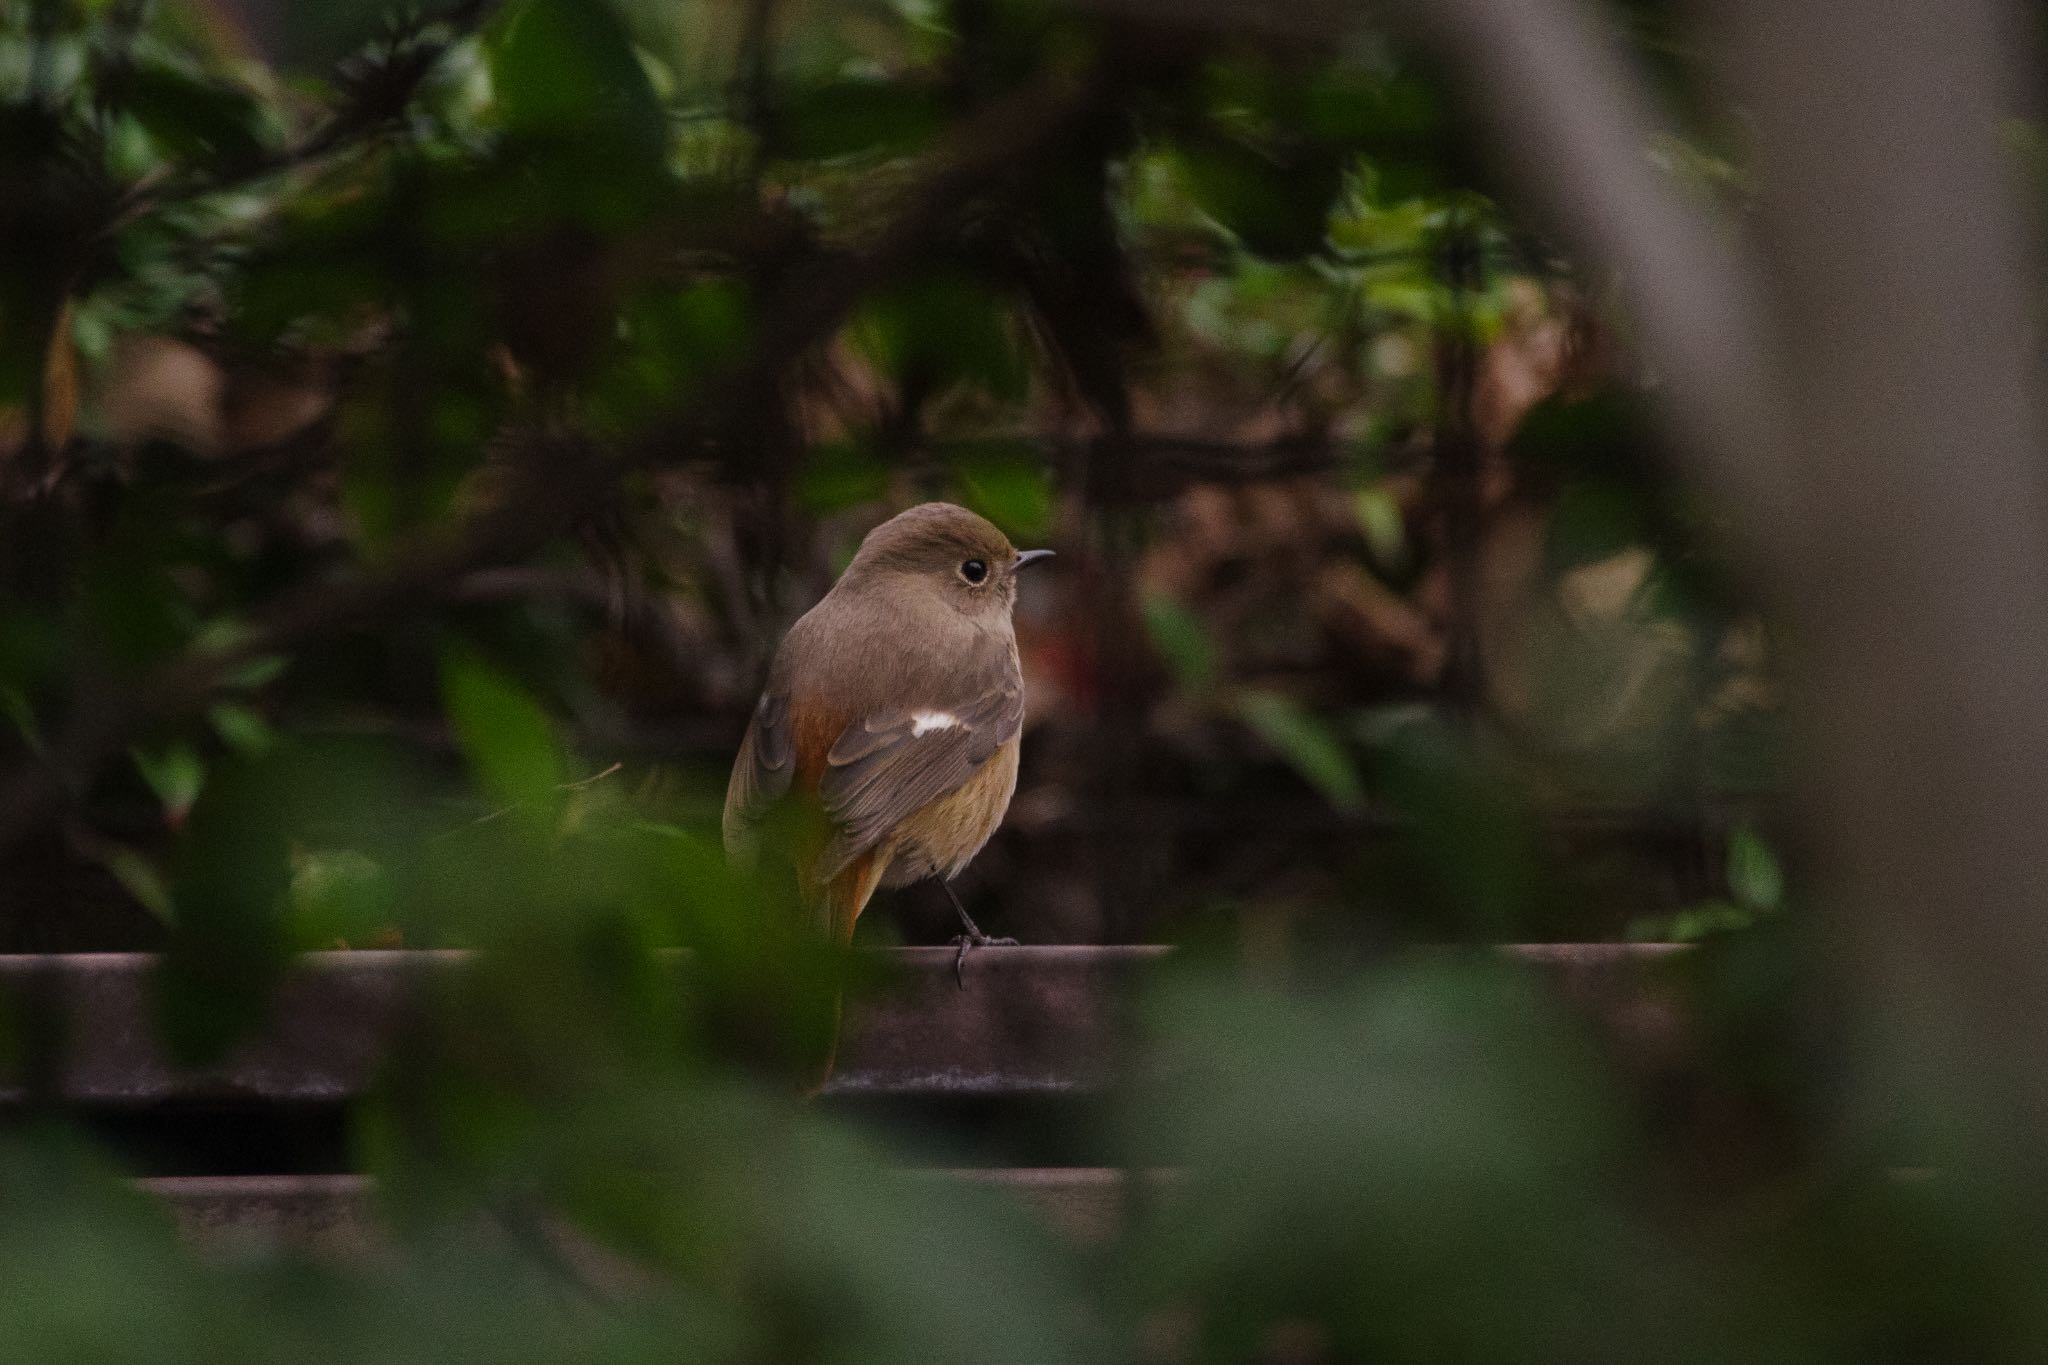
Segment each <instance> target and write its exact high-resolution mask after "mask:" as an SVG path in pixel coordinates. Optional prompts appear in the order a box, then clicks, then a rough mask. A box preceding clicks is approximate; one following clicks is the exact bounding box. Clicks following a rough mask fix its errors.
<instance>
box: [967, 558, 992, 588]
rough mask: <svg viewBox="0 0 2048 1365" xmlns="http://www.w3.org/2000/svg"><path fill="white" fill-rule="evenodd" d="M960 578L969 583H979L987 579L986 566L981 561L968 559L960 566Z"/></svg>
mask: <svg viewBox="0 0 2048 1365" xmlns="http://www.w3.org/2000/svg"><path fill="white" fill-rule="evenodd" d="M960 576H961V577H962V578H964V579H966V580H967V581H968V582H969V583H979V582H981V580H982V579H984V578H987V577H988V565H987V564H984V563H983V562H982V561H981V560H978V559H970V560H968V561H967V562H966V563H965V564H962V565H961V566H960Z"/></svg>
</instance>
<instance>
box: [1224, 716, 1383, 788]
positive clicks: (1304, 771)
mask: <svg viewBox="0 0 2048 1365" xmlns="http://www.w3.org/2000/svg"><path fill="white" fill-rule="evenodd" d="M1237 706H1238V714H1239V715H1240V716H1241V717H1243V719H1244V722H1245V724H1246V725H1249V726H1250V727H1251V728H1252V730H1253V731H1254V732H1256V733H1257V734H1258V736H1259V738H1261V739H1263V740H1265V741H1266V743H1267V744H1269V745H1271V746H1272V748H1273V749H1274V751H1275V752H1277V753H1278V754H1279V755H1280V756H1281V757H1282V758H1284V759H1286V760H1287V762H1288V764H1289V765H1290V766H1292V767H1293V769H1294V771H1295V772H1297V773H1299V774H1300V775H1301V777H1302V779H1303V780H1304V781H1306V782H1307V783H1308V784H1309V785H1310V786H1312V787H1314V788H1315V789H1316V790H1317V791H1319V792H1321V793H1322V794H1323V796H1324V797H1325V798H1326V799H1327V800H1328V801H1329V802H1330V804H1331V805H1333V806H1335V807H1337V809H1339V810H1346V811H1354V810H1358V809H1360V808H1362V807H1363V806H1364V805H1365V789H1364V787H1363V785H1362V784H1361V783H1360V782H1359V779H1358V769H1357V766H1356V765H1355V764H1353V763H1352V761H1351V754H1350V752H1349V751H1348V750H1347V749H1346V748H1345V747H1344V741H1343V739H1342V737H1341V736H1340V735H1339V734H1338V733H1337V731H1336V730H1335V729H1333V728H1332V727H1331V726H1330V725H1329V724H1328V722H1326V721H1324V720H1323V719H1322V718H1321V717H1319V716H1316V715H1314V714H1312V713H1310V712H1309V711H1307V710H1305V709H1304V708H1303V707H1302V706H1301V705H1300V704H1298V703H1297V702H1295V701H1294V700H1293V699H1292V698H1290V697H1283V696H1281V695H1280V694H1279V693H1277V692H1264V691H1251V692H1247V693H1245V694H1244V695H1243V696H1241V697H1239V698H1238V703H1237Z"/></svg>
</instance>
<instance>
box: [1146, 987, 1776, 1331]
mask: <svg viewBox="0 0 2048 1365" xmlns="http://www.w3.org/2000/svg"><path fill="white" fill-rule="evenodd" d="M1151 1018H1152V1020H1153V1023H1154V1026H1155V1028H1156V1030H1157V1032H1158V1034H1159V1036H1160V1037H1161V1038H1162V1039H1163V1040H1164V1044H1165V1048H1164V1061H1165V1071H1164V1077H1165V1079H1164V1080H1163V1081H1162V1082H1161V1083H1160V1084H1159V1085H1158V1086H1157V1088H1155V1089H1151V1090H1144V1091H1141V1092H1140V1095H1141V1097H1142V1098H1141V1100H1140V1102H1139V1103H1138V1104H1137V1105H1136V1106H1135V1107H1134V1108H1133V1109H1132V1110H1131V1112H1130V1113H1129V1114H1128V1115H1127V1118H1126V1130H1127V1133H1128V1134H1129V1136H1130V1140H1131V1141H1132V1142H1133V1143H1134V1145H1135V1150H1136V1152H1137V1153H1138V1154H1139V1160H1140V1161H1141V1163H1142V1164H1144V1165H1150V1166H1163V1167H1167V1168H1173V1169H1179V1170H1182V1171H1184V1172H1185V1183H1184V1185H1182V1186H1179V1187H1176V1188H1174V1189H1172V1190H1171V1191H1170V1192H1169V1193H1168V1194H1166V1195H1165V1196H1164V1197H1163V1198H1161V1199H1160V1200H1159V1202H1158V1207H1157V1208H1156V1209H1155V1210H1154V1212H1153V1214H1152V1216H1151V1219H1150V1223H1149V1226H1148V1227H1146V1228H1145V1229H1144V1230H1143V1231H1142V1232H1141V1233H1140V1239H1141V1244H1140V1248H1139V1255H1138V1259H1137V1262H1136V1264H1137V1265H1138V1266H1139V1267H1140V1269H1139V1272H1138V1273H1140V1275H1141V1276H1142V1277H1143V1279H1144V1283H1145V1288H1144V1290H1143V1291H1142V1292H1141V1295H1140V1298H1141V1300H1145V1299H1149V1301H1151V1302H1153V1303H1155V1304H1157V1305H1158V1306H1159V1308H1160V1309H1161V1310H1162V1311H1164V1312H1167V1313H1169V1314H1184V1315H1186V1319H1185V1321H1184V1324H1183V1325H1184V1329H1185V1330H1186V1331H1187V1332H1189V1333H1190V1334H1191V1337H1192V1341H1193V1344H1194V1350H1193V1351H1192V1353H1191V1355H1190V1358H1194V1359H1204V1360H1242V1359H1252V1358H1258V1356H1257V1353H1258V1351H1259V1350H1260V1349H1261V1348H1262V1344H1264V1345H1270V1344H1271V1343H1272V1342H1273V1341H1274V1340H1276V1339H1281V1338H1285V1339H1292V1340H1297V1341H1300V1340H1306V1341H1309V1342H1312V1343H1315V1344H1317V1345H1318V1346H1319V1347H1320V1349H1321V1351H1322V1352H1324V1354H1318V1355H1315V1356H1314V1358H1318V1359H1323V1358H1329V1359H1345V1360H1377V1359H1395V1360H1474V1361H1481V1360H1485V1361H1493V1360H1518V1361H1556V1362H1586V1361H1597V1360H1612V1361H1617V1362H1619V1361H1641V1360H1646V1359H1672V1360H1725V1361H1731V1362H1732V1361H1737V1360H1763V1359H1768V1358H1770V1354H1771V1353H1770V1352H1769V1351H1760V1350H1758V1348H1757V1346H1756V1343H1755V1342H1751V1341H1744V1340H1742V1339H1741V1338H1740V1337H1739V1336H1737V1335H1735V1333H1734V1329H1733V1327H1732V1326H1731V1324H1733V1323H1736V1322H1739V1321H1741V1312H1742V1311H1743V1310H1744V1309H1747V1308H1748V1307H1749V1305H1748V1304H1747V1303H1746V1302H1745V1301H1743V1300H1742V1299H1740V1298H1739V1297H1738V1291H1739V1289H1740V1286H1738V1285H1735V1284H1730V1283H1723V1282H1717V1277H1716V1275H1715V1274H1714V1273H1712V1272H1710V1271H1708V1270H1707V1269H1706V1268H1705V1267H1704V1265H1703V1264H1701V1263H1697V1262H1695V1260H1694V1259H1693V1258H1692V1257H1691V1256H1690V1255H1689V1254H1687V1253H1685V1252H1683V1251H1681V1250H1680V1249H1679V1248H1678V1247H1677V1246H1676V1245H1674V1244H1672V1243H1670V1242H1667V1241H1664V1240H1662V1238H1661V1235H1660V1234H1659V1233H1657V1232H1656V1231H1653V1229H1654V1228H1655V1226H1656V1224H1655V1223H1654V1222H1653V1221H1652V1220H1651V1219H1649V1218H1647V1217H1643V1216H1640V1215H1639V1214H1638V1213H1637V1212H1636V1211H1635V1206H1636V1205H1637V1204H1638V1203H1639V1201H1641V1200H1643V1199H1645V1198H1646V1197H1647V1195H1648V1191H1647V1188H1646V1187H1645V1186H1643V1185H1642V1184H1640V1183H1639V1182H1640V1181H1641V1179H1642V1177H1643V1172H1642V1171H1640V1170H1638V1169H1636V1168H1635V1165H1634V1162H1633V1161H1632V1159H1631V1157H1630V1153H1631V1150H1632V1149H1631V1146H1630V1134H1629V1132H1628V1130H1627V1128H1626V1127H1625V1126H1624V1122H1623V1116H1622V1114H1621V1112H1620V1110H1619V1109H1618V1107H1617V1105H1616V1103H1615V1101H1614V1098H1613V1097H1612V1096H1610V1095H1609V1094H1607V1093H1606V1092H1605V1091H1604V1089H1603V1088H1602V1086H1601V1085H1600V1084H1599V1083H1598V1081H1597V1079H1596V1078H1597V1077H1598V1076H1599V1075H1600V1066H1599V1063H1598V1062H1597V1060H1596V1058H1595V1057H1594V1055H1593V1054H1592V1052H1591V1050H1590V1049H1589V1048H1588V1047H1586V1046H1585V1044H1584V1043H1583V1041H1582V1040H1581V1039H1579V1038H1578V1037H1576V1036H1575V1035H1574V1033H1573V1032H1572V1030H1571V1029H1570V1027H1569V1026H1568V1025H1567V1023H1566V1021H1564V1020H1562V1019H1560V1018H1558V1017H1556V1015H1555V1014H1554V1013H1553V1007H1552V1006H1551V1004H1550V1002H1548V1001H1547V1000H1545V999H1544V998H1542V996H1541V995H1540V993H1539V992H1538V990H1537V989H1536V988H1535V986H1534V985H1533V984H1532V983H1529V982H1527V981H1524V980H1522V979H1521V978H1519V977H1518V976H1516V975H1515V974H1514V973H1513V972H1512V971H1511V970H1510V969H1508V968H1506V967H1504V966H1501V965H1498V964H1495V963H1491V962H1487V961H1483V960H1479V961H1472V960H1466V959H1462V958H1452V957H1448V956H1445V957H1433V958H1428V959H1418V960H1417V961H1415V962H1412V963H1408V964H1405V965H1400V966H1395V967H1390V968H1387V969H1383V970H1380V971H1377V972H1374V973H1372V974H1369V975H1368V976H1366V977H1365V978H1364V979H1363V980H1360V981H1358V982H1356V983H1354V984H1351V985H1347V986H1345V987H1343V988H1341V989H1336V990H1331V991H1328V992H1326V993H1319V994H1312V995H1305V996H1296V997H1285V996H1282V995H1279V994H1273V993H1266V992H1260V991H1244V990H1241V989H1235V988H1228V987H1224V986H1222V985H1220V984H1218V983H1215V982H1201V981H1198V980H1190V981H1185V982H1183V983H1181V984H1180V985H1179V986H1178V987H1176V988H1174V989H1172V990H1170V991H1168V992H1167V993H1165V994H1164V995H1162V996H1161V997H1160V998H1159V999H1157V1000H1155V1001H1154V1003H1153V1009H1152V1012H1151ZM1660 1343H1661V1347H1660V1345H1659V1344H1660Z"/></svg>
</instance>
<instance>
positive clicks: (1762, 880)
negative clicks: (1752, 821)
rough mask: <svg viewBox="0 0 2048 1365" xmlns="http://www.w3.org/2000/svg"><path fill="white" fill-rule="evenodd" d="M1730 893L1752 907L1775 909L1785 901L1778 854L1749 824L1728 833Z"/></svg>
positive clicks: (1741, 904)
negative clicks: (1772, 850)
mask: <svg viewBox="0 0 2048 1365" xmlns="http://www.w3.org/2000/svg"><path fill="white" fill-rule="evenodd" d="M1728 894H1729V895H1731V896H1733V897H1734V898H1735V903H1736V904H1737V905H1740V906H1743V907H1745V908H1746V909H1750V910H1757V911H1772V910H1776V909H1779V908H1780V907H1781V906H1782V905H1783V904H1784V900H1785V874H1784V873H1783V872H1782V871H1781V870H1780V869H1779V867H1778V859H1777V855H1775V854H1773V853H1772V852H1771V847H1770V845H1769V844H1767V843H1765V842H1764V840H1763V836H1762V835H1760V834H1758V833H1757V832H1756V830H1755V829H1754V828H1753V827H1751V826H1749V825H1737V826H1736V827H1735V829H1734V831H1733V832H1732V833H1731V834H1730V835H1729V836H1728Z"/></svg>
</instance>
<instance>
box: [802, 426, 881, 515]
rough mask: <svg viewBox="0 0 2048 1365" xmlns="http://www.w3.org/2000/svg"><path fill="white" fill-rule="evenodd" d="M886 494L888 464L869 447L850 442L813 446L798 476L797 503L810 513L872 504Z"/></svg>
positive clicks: (837, 510)
mask: <svg viewBox="0 0 2048 1365" xmlns="http://www.w3.org/2000/svg"><path fill="white" fill-rule="evenodd" d="M888 491H889V466H888V465H887V463H885V462H884V461H883V460H882V459H881V458H880V457H879V456H878V455H876V453H875V452H874V451H873V450H872V449H871V448H869V447H867V446H865V445H861V444H858V443H856V442H852V441H835V442H831V443H828V444H822V445H818V446H814V447H812V449H811V451H810V453H809V455H808V456H807V458H806V459H805V460H804V465H803V469H802V470H801V471H800V472H799V473H798V475H797V484H796V494H797V500H798V501H799V502H800V503H802V504H803V507H804V509H805V510H806V511H808V512H811V513H813V514H823V513H828V512H841V511H844V510H846V509H847V508H849V507H856V506H858V505H860V504H861V503H864V502H874V501H876V500H877V499H880V498H882V497H884V496H886V495H887V494H888Z"/></svg>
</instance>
